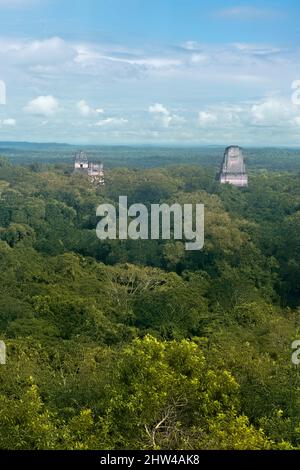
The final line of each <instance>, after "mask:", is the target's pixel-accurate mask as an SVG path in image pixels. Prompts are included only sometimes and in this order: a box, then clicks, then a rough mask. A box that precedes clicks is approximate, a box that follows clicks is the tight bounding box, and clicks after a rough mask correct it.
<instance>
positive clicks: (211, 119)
mask: <svg viewBox="0 0 300 470" xmlns="http://www.w3.org/2000/svg"><path fill="white" fill-rule="evenodd" d="M217 122H218V117H217V115H216V114H215V113H212V112H207V111H200V112H199V114H198V124H199V126H200V127H208V126H214V125H216V124H217Z"/></svg>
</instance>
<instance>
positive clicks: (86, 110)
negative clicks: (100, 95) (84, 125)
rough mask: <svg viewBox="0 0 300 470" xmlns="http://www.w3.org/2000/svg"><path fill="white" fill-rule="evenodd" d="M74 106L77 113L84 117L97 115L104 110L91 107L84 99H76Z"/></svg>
mask: <svg viewBox="0 0 300 470" xmlns="http://www.w3.org/2000/svg"><path fill="white" fill-rule="evenodd" d="M76 107H77V109H78V111H79V113H80V114H81V115H82V116H84V117H91V116H97V115H99V114H102V113H104V110H103V109H102V108H92V107H91V106H90V105H88V104H87V103H86V101H85V100H80V101H78V103H77V105H76Z"/></svg>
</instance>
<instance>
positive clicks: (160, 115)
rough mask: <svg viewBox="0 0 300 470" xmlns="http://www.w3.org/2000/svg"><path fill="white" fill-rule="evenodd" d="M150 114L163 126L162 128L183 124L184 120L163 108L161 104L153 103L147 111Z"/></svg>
mask: <svg viewBox="0 0 300 470" xmlns="http://www.w3.org/2000/svg"><path fill="white" fill-rule="evenodd" d="M148 111H149V113H150V114H153V115H154V116H155V117H156V118H157V119H158V120H159V121H160V122H161V124H162V125H163V127H169V126H170V125H171V124H175V123H183V122H184V121H185V119H184V118H183V117H181V116H177V114H172V113H171V111H169V110H168V109H167V108H166V107H165V106H163V105H162V104H161V103H155V104H153V105H151V106H149V109H148Z"/></svg>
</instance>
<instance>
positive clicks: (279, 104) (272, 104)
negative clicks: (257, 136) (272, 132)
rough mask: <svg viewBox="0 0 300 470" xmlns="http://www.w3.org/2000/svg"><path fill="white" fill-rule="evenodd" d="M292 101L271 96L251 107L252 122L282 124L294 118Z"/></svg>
mask: <svg viewBox="0 0 300 470" xmlns="http://www.w3.org/2000/svg"><path fill="white" fill-rule="evenodd" d="M295 111H296V110H295V109H294V107H293V106H292V103H291V102H290V101H287V100H283V99H278V98H269V99H267V100H265V101H262V102H261V103H259V104H255V105H253V106H252V107H251V116H252V122H253V123H254V124H257V125H272V126H282V125H283V124H284V123H288V122H289V121H290V120H291V119H293V117H294V114H295Z"/></svg>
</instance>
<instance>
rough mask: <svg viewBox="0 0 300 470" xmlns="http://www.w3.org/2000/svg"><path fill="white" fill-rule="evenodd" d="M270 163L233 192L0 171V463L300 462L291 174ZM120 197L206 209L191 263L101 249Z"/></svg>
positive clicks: (298, 181)
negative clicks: (211, 456) (102, 228)
mask: <svg viewBox="0 0 300 470" xmlns="http://www.w3.org/2000/svg"><path fill="white" fill-rule="evenodd" d="M8 153H9V152H8ZM277 154H280V150H277ZM282 161H283V160H282ZM268 162H269V163H268V165H264V168H265V169H264V170H263V171H262V170H261V169H258V168H255V165H254V166H253V167H252V168H251V171H250V175H249V187H248V188H245V189H240V188H236V187H232V186H229V185H222V186H221V185H219V183H218V182H217V181H216V179H215V167H212V166H209V165H208V164H204V165H196V164H194V165H193V164H192V163H191V162H187V163H188V164H183V163H184V162H179V163H178V164H176V165H168V166H163V165H161V166H159V165H157V166H156V167H152V168H150V167H148V165H147V164H145V165H143V164H140V165H139V166H138V165H136V166H134V165H132V167H130V166H128V167H127V168H121V167H119V168H118V167H113V165H112V168H110V169H109V170H108V171H107V174H106V184H105V186H104V187H97V188H96V187H94V186H92V185H91V184H90V182H89V181H88V179H86V178H85V177H82V176H80V175H73V174H72V168H71V166H70V165H67V164H59V163H56V164H55V163H53V162H52V163H53V164H46V162H44V163H45V164H44V163H41V162H35V163H34V162H31V164H28V165H25V164H24V165H21V164H20V163H19V164H16V162H12V161H11V160H10V159H7V158H5V157H2V158H1V159H0V259H1V271H0V277H1V291H0V339H2V340H4V341H5V343H6V345H7V364H6V365H1V366H0V402H1V405H0V428H1V429H2V430H3V431H4V432H1V434H0V448H1V449H83V450H84V449H293V448H300V376H299V370H298V369H297V367H296V366H294V365H293V364H292V362H291V354H292V349H291V344H292V342H293V341H294V340H295V339H297V338H299V337H300V319H299V315H300V309H299V305H300V237H299V234H300V173H299V169H300V167H299V165H298V168H297V167H296V168H294V169H293V162H294V156H293V155H292V157H291V160H289V162H290V164H287V166H286V170H288V171H285V170H284V168H279V167H276V164H275V163H274V166H273V168H270V170H272V171H267V170H268V169H269V168H268V166H270V167H271V166H272V165H271V162H272V160H271V159H270V160H268ZM207 163H209V159H207ZM120 195H127V196H128V200H129V203H133V202H141V203H144V204H146V205H148V204H151V203H159V202H166V203H169V204H171V203H173V202H178V203H182V204H183V203H204V204H205V245H204V249H203V250H202V251H198V252H197V251H195V252H187V251H185V248H184V243H182V242H181V241H174V240H169V241H151V240H149V241H146V240H143V241H132V240H131V241H130V240H128V241H119V240H114V241H109V240H106V241H100V240H99V239H98V238H97V237H96V231H95V228H96V225H97V222H98V219H97V217H96V207H97V206H98V205H99V204H101V203H103V202H110V203H113V204H117V202H118V198H119V196H120Z"/></svg>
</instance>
